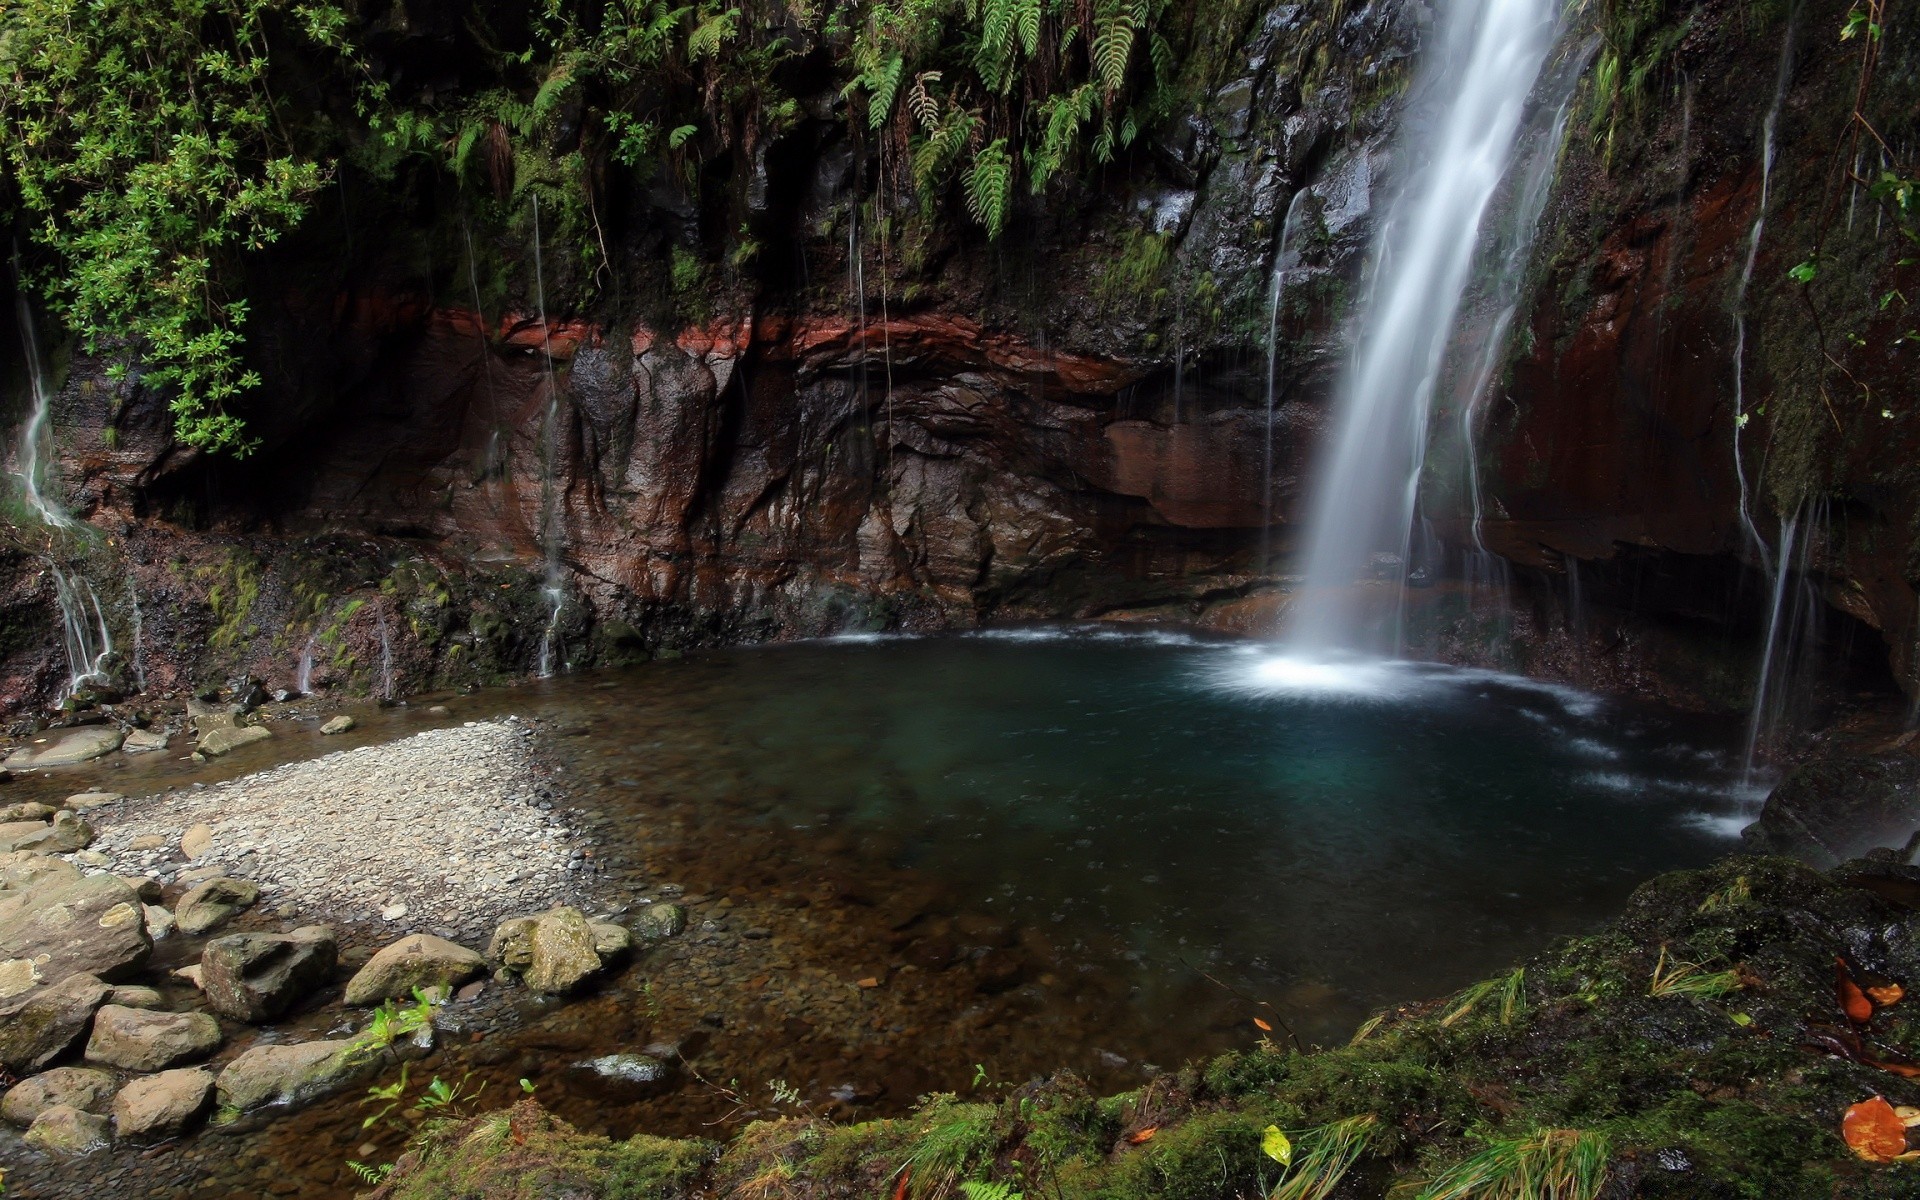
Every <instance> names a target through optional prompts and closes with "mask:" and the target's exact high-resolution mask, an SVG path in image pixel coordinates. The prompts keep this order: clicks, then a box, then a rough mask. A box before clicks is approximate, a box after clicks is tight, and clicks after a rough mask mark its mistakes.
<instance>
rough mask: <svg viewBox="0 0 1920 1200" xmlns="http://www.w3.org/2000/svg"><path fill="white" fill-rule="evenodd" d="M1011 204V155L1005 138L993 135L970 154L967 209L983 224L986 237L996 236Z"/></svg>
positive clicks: (1002, 227)
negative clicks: (975, 152) (987, 141)
mask: <svg viewBox="0 0 1920 1200" xmlns="http://www.w3.org/2000/svg"><path fill="white" fill-rule="evenodd" d="M1012 203H1013V156H1012V155H1011V154H1009V153H1008V152H1007V139H1005V138H995V139H994V140H993V141H992V142H990V143H988V144H987V146H986V147H985V148H984V149H982V150H981V151H980V152H979V153H978V154H976V155H974V156H973V169H972V170H971V171H968V172H967V212H969V213H970V214H972V216H973V219H974V220H976V221H978V222H980V224H982V225H983V226H985V227H986V230H987V237H988V238H990V239H991V238H997V237H999V236H1000V231H1001V230H1002V229H1004V228H1005V227H1006V223H1007V209H1008V208H1009V207H1011V206H1012Z"/></svg>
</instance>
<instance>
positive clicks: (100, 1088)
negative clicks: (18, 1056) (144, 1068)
mask: <svg viewBox="0 0 1920 1200" xmlns="http://www.w3.org/2000/svg"><path fill="white" fill-rule="evenodd" d="M113 1089H114V1082H113V1075H112V1073H111V1072H108V1071H101V1070H96V1069H95V1068H93V1067H55V1068H54V1069H53V1070H51V1071H46V1072H42V1073H41V1074H39V1075H35V1076H34V1077H33V1078H31V1079H23V1080H21V1081H20V1082H19V1083H16V1084H14V1085H13V1086H12V1087H11V1088H9V1089H7V1094H6V1095H5V1096H4V1097H0V1117H4V1118H6V1119H7V1120H8V1121H11V1122H13V1123H14V1124H15V1125H31V1124H33V1121H34V1118H35V1117H38V1116H39V1115H40V1114H41V1113H43V1112H45V1111H47V1110H48V1109H49V1108H52V1107H53V1106H54V1105H56V1104H66V1105H70V1106H72V1107H74V1108H77V1109H79V1110H80V1111H81V1112H98V1111H99V1110H100V1108H101V1107H102V1106H103V1105H104V1104H105V1103H106V1102H107V1100H108V1099H110V1098H111V1097H112V1096H113Z"/></svg>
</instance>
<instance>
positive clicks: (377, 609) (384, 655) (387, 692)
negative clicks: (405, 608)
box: [373, 603, 393, 700]
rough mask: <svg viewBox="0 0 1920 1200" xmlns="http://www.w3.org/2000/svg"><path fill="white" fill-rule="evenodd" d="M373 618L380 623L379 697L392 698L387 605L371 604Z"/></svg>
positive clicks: (391, 647) (391, 654)
mask: <svg viewBox="0 0 1920 1200" xmlns="http://www.w3.org/2000/svg"><path fill="white" fill-rule="evenodd" d="M373 615H374V619H375V620H376V621H378V622H379V625H380V698H381V699H382V700H391V699H393V638H392V636H391V635H390V634H388V632H387V606H386V605H385V604H384V603H380V604H375V605H374V606H373Z"/></svg>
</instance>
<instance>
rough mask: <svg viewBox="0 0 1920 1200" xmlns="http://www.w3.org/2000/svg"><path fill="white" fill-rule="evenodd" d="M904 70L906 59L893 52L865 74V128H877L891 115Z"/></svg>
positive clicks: (905, 68) (905, 69)
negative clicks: (866, 93) (877, 67)
mask: <svg viewBox="0 0 1920 1200" xmlns="http://www.w3.org/2000/svg"><path fill="white" fill-rule="evenodd" d="M906 71H907V60H906V59H904V58H902V57H901V56H900V55H898V54H895V55H892V56H890V57H889V58H888V59H887V61H885V62H883V63H881V64H880V66H879V69H878V70H876V71H873V72H870V73H869V74H868V75H867V77H866V85H867V90H868V93H869V95H868V99H867V128H869V129H878V128H880V127H881V126H882V125H885V124H886V123H887V118H888V117H890V116H892V115H893V101H894V99H895V97H897V96H899V94H900V80H901V78H902V77H903V76H905V74H906Z"/></svg>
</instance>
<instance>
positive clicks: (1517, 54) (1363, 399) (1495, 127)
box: [1287, 0, 1557, 656]
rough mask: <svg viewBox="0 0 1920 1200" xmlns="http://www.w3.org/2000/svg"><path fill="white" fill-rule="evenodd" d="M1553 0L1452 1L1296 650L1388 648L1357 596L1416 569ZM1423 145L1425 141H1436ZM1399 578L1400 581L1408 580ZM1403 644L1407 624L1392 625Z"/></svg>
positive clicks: (1389, 223)
mask: <svg viewBox="0 0 1920 1200" xmlns="http://www.w3.org/2000/svg"><path fill="white" fill-rule="evenodd" d="M1556 11H1557V6H1556V5H1555V4H1553V3H1552V2H1551V0H1451V3H1450V4H1448V5H1446V6H1445V8H1444V11H1443V13H1442V16H1441V21H1442V37H1441V39H1440V42H1439V44H1438V45H1437V46H1436V47H1435V48H1434V50H1433V51H1432V52H1431V53H1430V54H1429V55H1428V57H1427V61H1426V65H1425V67H1424V79H1423V82H1422V84H1421V92H1420V95H1421V97H1422V100H1423V101H1424V102H1425V103H1426V104H1428V105H1431V106H1432V116H1431V118H1429V119H1426V120H1421V119H1418V118H1417V117H1416V118H1415V119H1414V120H1411V121H1410V122H1409V125H1408V128H1407V130H1406V131H1405V133H1404V134H1403V152H1404V153H1406V154H1407V155H1408V156H1409V158H1410V160H1411V162H1410V166H1411V170H1410V172H1409V176H1408V179H1407V183H1406V185H1405V186H1404V187H1403V188H1402V190H1401V192H1400V194H1399V195H1398V196H1397V197H1396V198H1395V200H1394V202H1393V204H1392V206H1391V209H1390V212H1389V215H1388V218H1387V220H1386V222H1385V223H1384V225H1383V226H1382V228H1381V231H1380V234H1379V236H1378V239H1377V245H1376V248H1375V267H1374V272H1375V279H1374V285H1373V289H1372V292H1373V294H1372V295H1371V296H1370V297H1369V299H1368V301H1367V303H1366V305H1365V308H1364V310H1363V312H1362V314H1361V318H1360V322H1359V341H1358V348H1357V353H1356V357H1355V360H1354V362H1353V364H1352V366H1351V368H1350V369H1349V371H1348V373H1347V377H1346V380H1345V382H1344V386H1343V388H1342V390H1341V393H1340V397H1339V401H1338V413H1337V417H1336V429H1335V432H1334V437H1333V442H1332V445H1331V449H1330V452H1329V453H1327V454H1326V455H1325V457H1324V459H1323V461H1322V464H1321V468H1320V477H1319V480H1318V482H1317V486H1316V493H1317V494H1316V497H1315V502H1314V506H1313V511H1312V514H1311V523H1310V526H1309V530H1308V540H1307V547H1308V549H1307V554H1306V558H1305V563H1306V583H1305V586H1304V588H1303V591H1302V593H1301V595H1300V597H1299V599H1298V600H1297V601H1296V603H1295V606H1294V608H1293V611H1292V613H1291V620H1290V625H1289V628H1288V630H1287V640H1288V643H1289V646H1290V649H1291V650H1292V652H1294V653H1296V654H1305V655H1312V656H1325V655H1327V654H1329V653H1335V654H1337V653H1341V652H1348V653H1352V652H1364V651H1370V650H1380V649H1385V648H1386V647H1385V646H1382V645H1381V644H1380V643H1379V640H1378V637H1377V634H1376V633H1374V632H1373V631H1372V630H1371V629H1370V628H1369V625H1370V623H1369V622H1368V621H1367V620H1366V618H1365V615H1364V613H1363V612H1362V611H1360V610H1361V609H1362V607H1363V606H1361V605H1358V604H1356V603H1354V597H1353V596H1352V595H1350V591H1351V589H1352V587H1353V585H1354V584H1355V583H1356V582H1358V581H1359V580H1361V579H1362V577H1363V576H1365V575H1367V574H1368V573H1369V567H1370V565H1371V563H1372V561H1373V559H1374V556H1375V555H1376V554H1381V553H1386V554H1388V555H1390V556H1391V557H1392V559H1393V565H1394V570H1395V572H1396V576H1397V575H1398V573H1399V572H1401V571H1403V570H1404V565H1405V562H1406V558H1407V549H1408V545H1407V543H1408V538H1409V536H1410V532H1411V529H1412V526H1413V512H1414V501H1415V498H1416V494H1417V490H1418V487H1419V480H1420V471H1421V467H1422V464H1423V461H1424V456H1425V450H1426V431H1427V413H1428V407H1429V404H1430V403H1431V400H1432V397H1433V393H1434V390H1435V388H1436V386H1437V382H1438V379H1439V376H1440V372H1441V367H1442V365H1443V360H1444V357H1445V352H1446V349H1447V341H1448V335H1449V333H1450V332H1451V331H1452V329H1453V324H1454V318H1455V316H1456V314H1457V313H1458V311H1459V308H1460V304H1461V300H1462V297H1463V296H1464V294H1465V292H1466V288H1467V282H1468V276H1469V270H1470V267H1471V266H1472V261H1473V255H1474V250H1475V247H1476V246H1477V245H1478V243H1479V241H1480V228H1481V223H1482V220H1483V218H1484V217H1485V215H1486V213H1487V209H1488V206H1489V205H1490V204H1491V202H1492V200H1493V197H1494V193H1495V192H1496V190H1497V189H1498V188H1499V186H1500V183H1501V180H1502V178H1503V177H1504V176H1505V175H1506V174H1507V168H1508V164H1509V163H1510V161H1511V160H1512V158H1513V151H1514V146H1515V143H1516V141H1517V139H1518V136H1519V133H1520V128H1521V122H1522V119H1523V117H1524V116H1525V113H1526V108H1527V98H1528V95H1529V93H1531V91H1532V90H1533V87H1534V84H1535V82H1536V81H1537V80H1538V78H1539V76H1540V70H1541V67H1542V66H1543V64H1544V63H1545V62H1546V57H1547V53H1548V51H1549V50H1550V49H1551V47H1552V45H1553V39H1554V24H1555V20H1554V14H1555V12H1556ZM1423 152H1424V153H1423ZM1396 581H1397V580H1396ZM1393 640H1394V641H1396V642H1397V640H1398V634H1397V631H1396V632H1395V635H1394V639H1393Z"/></svg>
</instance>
